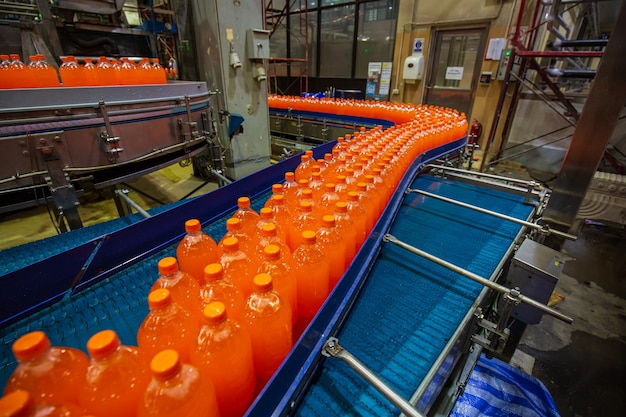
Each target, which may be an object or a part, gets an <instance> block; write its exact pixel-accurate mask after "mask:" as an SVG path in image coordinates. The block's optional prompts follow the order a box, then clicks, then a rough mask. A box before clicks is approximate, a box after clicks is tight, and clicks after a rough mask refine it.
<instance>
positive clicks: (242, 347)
mask: <svg viewBox="0 0 626 417" xmlns="http://www.w3.org/2000/svg"><path fill="white" fill-rule="evenodd" d="M191 363H192V364H193V365H195V366H197V367H198V369H199V370H200V375H201V376H202V377H207V378H209V379H210V380H211V381H212V382H213V385H214V386H215V395H216V397H217V404H218V405H219V410H220V415H221V416H222V417H231V416H232V417H235V416H242V415H243V414H244V413H245V411H246V410H247V409H248V407H249V406H250V404H251V403H252V399H253V395H254V387H255V386H256V378H255V375H254V362H253V359H252V343H251V341H250V336H249V334H248V332H247V331H246V330H244V329H243V328H242V327H241V326H240V324H239V323H237V322H235V321H234V320H232V319H230V318H229V317H228V315H227V313H226V307H225V306H224V304H223V303H220V302H219V301H214V302H212V303H211V304H209V305H208V306H206V307H205V308H204V325H203V326H202V328H201V329H200V332H199V333H198V337H197V338H196V342H195V344H194V346H193V347H192V348H191Z"/></svg>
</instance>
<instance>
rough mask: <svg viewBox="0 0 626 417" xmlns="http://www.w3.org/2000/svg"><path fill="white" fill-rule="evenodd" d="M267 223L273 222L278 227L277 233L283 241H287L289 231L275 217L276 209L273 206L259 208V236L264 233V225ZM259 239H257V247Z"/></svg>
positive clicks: (257, 231) (257, 228)
mask: <svg viewBox="0 0 626 417" xmlns="http://www.w3.org/2000/svg"><path fill="white" fill-rule="evenodd" d="M266 224H273V225H274V228H275V229H276V235H277V236H278V237H279V238H280V239H281V240H282V241H283V242H287V231H286V230H285V229H283V226H282V224H279V223H278V222H277V220H276V218H275V217H274V210H272V208H271V207H263V208H262V209H261V210H259V221H258V223H257V224H256V234H257V236H259V238H261V237H262V235H263V226H264V225H266ZM258 246H259V241H257V248H258Z"/></svg>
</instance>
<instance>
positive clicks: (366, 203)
mask: <svg viewBox="0 0 626 417" xmlns="http://www.w3.org/2000/svg"><path fill="white" fill-rule="evenodd" d="M356 190H357V191H356V192H357V195H358V196H359V204H360V205H361V207H363V208H364V209H365V218H366V220H367V232H368V233H369V232H370V231H371V230H372V229H373V228H374V224H375V223H376V221H377V220H378V214H377V210H378V203H377V202H376V201H375V200H374V198H373V196H372V195H370V194H369V193H368V192H367V184H366V183H364V182H360V183H358V184H357V185H356ZM348 194H349V193H348ZM348 198H350V196H349V195H348Z"/></svg>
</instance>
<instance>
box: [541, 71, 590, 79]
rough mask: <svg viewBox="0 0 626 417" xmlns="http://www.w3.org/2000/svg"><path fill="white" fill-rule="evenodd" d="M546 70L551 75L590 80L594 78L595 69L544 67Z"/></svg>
mask: <svg viewBox="0 0 626 417" xmlns="http://www.w3.org/2000/svg"><path fill="white" fill-rule="evenodd" d="M546 72H547V73H548V74H550V76H551V77H559V78H584V79H586V80H592V79H594V78H595V76H596V72H597V71H595V70H583V69H561V68H546Z"/></svg>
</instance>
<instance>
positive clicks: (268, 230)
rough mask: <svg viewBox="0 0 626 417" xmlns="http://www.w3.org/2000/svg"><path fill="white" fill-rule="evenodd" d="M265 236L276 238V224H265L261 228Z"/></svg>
mask: <svg viewBox="0 0 626 417" xmlns="http://www.w3.org/2000/svg"><path fill="white" fill-rule="evenodd" d="M261 233H262V234H263V236H276V225H275V224H274V223H265V224H264V225H263V226H262V227H261Z"/></svg>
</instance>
